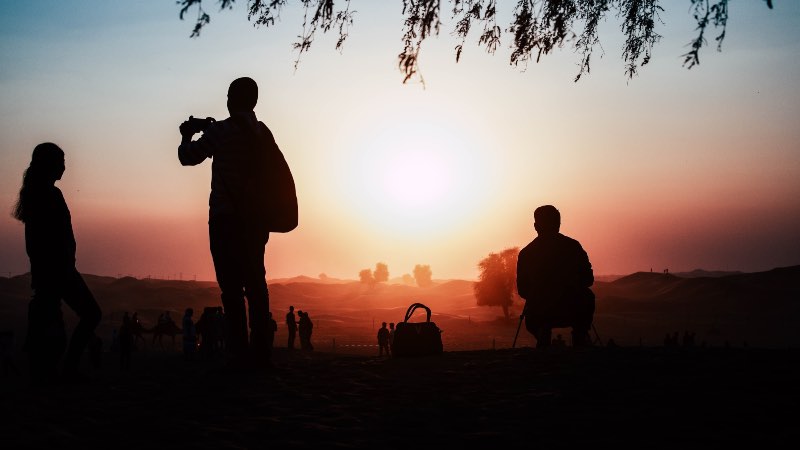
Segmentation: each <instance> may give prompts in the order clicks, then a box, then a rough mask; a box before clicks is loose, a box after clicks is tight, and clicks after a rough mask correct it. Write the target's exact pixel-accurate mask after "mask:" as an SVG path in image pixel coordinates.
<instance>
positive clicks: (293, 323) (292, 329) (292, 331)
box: [286, 306, 297, 350]
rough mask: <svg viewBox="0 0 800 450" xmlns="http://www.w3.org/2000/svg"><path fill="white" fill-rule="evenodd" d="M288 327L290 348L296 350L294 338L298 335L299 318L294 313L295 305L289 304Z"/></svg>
mask: <svg viewBox="0 0 800 450" xmlns="http://www.w3.org/2000/svg"><path fill="white" fill-rule="evenodd" d="M286 329H287V330H288V331H289V343H288V348H289V350H294V340H295V337H296V336H297V318H296V317H295V315H294V306H289V312H288V313H286Z"/></svg>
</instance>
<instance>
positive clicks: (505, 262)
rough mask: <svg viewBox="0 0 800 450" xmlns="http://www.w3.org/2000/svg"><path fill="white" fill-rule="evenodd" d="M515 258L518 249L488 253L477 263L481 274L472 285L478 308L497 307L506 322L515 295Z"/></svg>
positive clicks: (512, 248)
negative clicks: (501, 309) (499, 308)
mask: <svg viewBox="0 0 800 450" xmlns="http://www.w3.org/2000/svg"><path fill="white" fill-rule="evenodd" d="M517 256H519V248H518V247H511V248H507V249H505V250H503V251H502V252H500V253H489V256H487V257H485V258H483V259H482V260H481V261H480V262H479V263H478V268H479V269H480V271H481V272H480V274H479V275H478V281H476V282H475V284H474V285H473V291H474V292H475V298H476V299H477V301H478V306H499V307H501V308H503V316H504V317H505V318H506V320H508V319H509V317H511V315H510V313H509V308H510V307H511V305H513V304H514V298H515V296H516V295H517Z"/></svg>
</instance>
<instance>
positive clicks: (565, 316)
mask: <svg viewBox="0 0 800 450" xmlns="http://www.w3.org/2000/svg"><path fill="white" fill-rule="evenodd" d="M533 217H534V228H535V229H536V231H537V233H538V236H537V237H536V238H535V239H534V240H533V241H531V242H530V243H529V244H528V245H527V246H525V247H524V248H523V249H522V250H520V252H519V256H518V259H517V280H516V281H517V292H519V295H520V296H521V297H522V298H524V299H525V307H524V309H523V316H524V317H525V328H527V329H528V331H529V332H530V333H531V334H533V335H534V336H535V337H536V348H539V349H541V348H545V347H549V346H550V345H551V332H552V329H553V328H565V327H572V345H573V346H575V347H580V346H586V345H591V340H590V338H589V330H590V329H591V326H592V320H593V316H594V309H595V297H594V293H593V292H592V290H591V289H590V287H591V286H592V284H594V273H593V271H592V264H591V263H590V262H589V256H588V255H587V254H586V251H585V250H584V249H583V247H582V246H581V244H580V243H579V242H578V241H576V240H575V239H572V238H570V237H567V236H564V235H563V234H561V233H560V232H559V230H560V228H561V213H560V212H559V211H558V209H556V208H555V207H554V206H552V205H544V206H540V207H538V208H536V210H535V211H534V213H533Z"/></svg>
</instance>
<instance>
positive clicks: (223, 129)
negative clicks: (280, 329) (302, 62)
mask: <svg viewBox="0 0 800 450" xmlns="http://www.w3.org/2000/svg"><path fill="white" fill-rule="evenodd" d="M257 100H258V86H257V84H256V82H255V81H254V80H252V79H251V78H246V77H244V78H238V79H236V80H234V81H233V82H232V83H231V84H230V87H229V88H228V102H227V105H228V111H229V113H230V117H229V118H227V119H225V120H222V121H218V122H217V121H214V119H212V118H207V119H195V118H192V117H190V119H189V120H187V121H185V122H183V123H182V124H181V125H180V127H179V130H180V133H181V144H180V146H179V147H178V159H179V160H180V162H181V164H182V165H184V166H194V165H197V164H200V163H202V162H203V161H205V160H206V158H210V159H212V163H211V194H210V197H209V220H208V227H209V240H210V244H211V256H212V258H213V260H214V270H215V272H216V276H217V283H218V284H219V287H220V291H221V293H222V306H223V308H224V310H225V329H226V347H227V349H226V350H227V356H228V357H229V363H230V364H231V365H233V366H234V367H241V368H258V367H269V366H270V365H271V363H270V357H271V350H272V349H271V347H272V345H271V344H270V343H271V342H272V339H271V337H272V336H270V334H271V333H273V330H272V328H271V327H270V326H269V291H268V290H267V282H266V278H265V275H266V270H265V268H264V251H265V246H266V244H267V241H268V240H269V231H267V230H266V229H265V228H264V227H263V226H259V223H258V220H256V218H258V217H259V216H260V215H261V211H260V210H259V209H260V205H261V204H263V202H261V203H259V202H258V201H254V199H253V198H252V197H253V196H255V195H257V194H256V192H257V188H254V186H257V183H258V182H259V181H260V180H259V179H260V178H263V177H264V174H263V172H259V166H260V165H262V164H260V163H261V162H262V161H263V158H261V156H260V155H261V154H263V153H264V152H266V151H268V150H269V147H267V145H275V144H274V138H273V137H272V133H271V132H270V131H269V128H267V126H266V125H264V124H263V123H262V122H260V121H259V120H258V119H257V118H256V114H255V112H254V111H253V109H254V108H255V106H256V101H257ZM199 132H202V133H203V134H202V136H201V137H200V138H199V139H197V140H192V138H193V136H194V134H195V133H199ZM255 200H258V199H255ZM245 297H246V298H247V308H248V310H247V312H246V311H245ZM248 315H249V320H250V323H249V325H250V333H249V337H248V330H247V325H248V323H247V320H248Z"/></svg>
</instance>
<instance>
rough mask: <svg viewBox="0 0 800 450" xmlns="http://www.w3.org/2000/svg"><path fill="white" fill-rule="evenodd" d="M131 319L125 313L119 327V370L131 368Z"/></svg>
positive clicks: (132, 337) (132, 343)
mask: <svg viewBox="0 0 800 450" xmlns="http://www.w3.org/2000/svg"><path fill="white" fill-rule="evenodd" d="M134 315H136V313H134ZM133 327H134V325H133V319H132V318H131V317H130V316H129V315H128V312H127V311H126V312H125V314H124V315H123V316H122V325H120V327H119V335H118V338H119V368H120V369H122V370H129V369H130V368H131V353H132V352H133V345H134V339H135V337H134V334H133Z"/></svg>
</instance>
